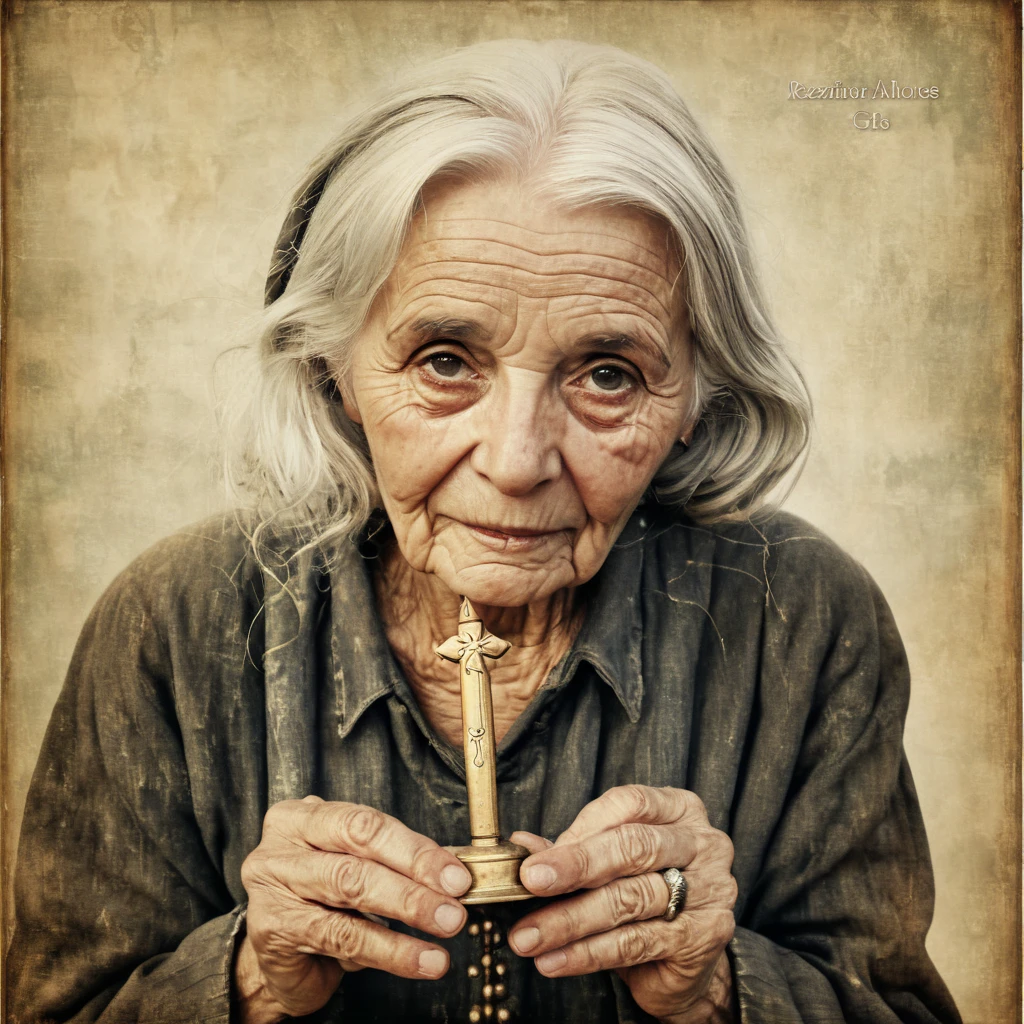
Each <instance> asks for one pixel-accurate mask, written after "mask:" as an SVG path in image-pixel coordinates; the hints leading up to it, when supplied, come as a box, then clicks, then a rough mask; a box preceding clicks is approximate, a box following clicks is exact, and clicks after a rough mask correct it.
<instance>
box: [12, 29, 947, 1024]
mask: <svg viewBox="0 0 1024 1024" xmlns="http://www.w3.org/2000/svg"><path fill="white" fill-rule="evenodd" d="M267 300H268V302H267V307H266V310H265V313H264V316H263V320H262V324H261V327H260V343H259V347H260V357H261V359H260V377H259V381H258V383H256V384H254V385H253V386H252V387H251V388H250V389H249V393H248V394H249V406H248V409H247V411H246V412H245V413H244V414H243V415H241V416H239V417H236V419H235V422H234V427H235V432H236V434H237V435H239V436H241V437H242V438H243V441H244V443H243V446H242V454H241V457H240V459H239V461H238V462H237V463H236V464H235V466H234V469H233V474H234V475H233V480H234V482H235V483H236V484H238V485H244V486H245V488H246V489H247V491H248V492H249V493H250V495H254V496H255V499H256V500H255V502H254V503H253V505H252V506H251V507H250V509H249V511H247V512H246V513H244V514H239V515H236V516H228V517H225V518H223V519H217V520H216V521H212V522H207V523H204V524H201V525H200V526H198V527H194V528H192V529H190V530H187V531H185V532H182V533H180V534H179V535H177V536H175V537H172V538H170V539H169V540H167V541H165V542H163V543H161V544H159V545H157V546H156V547H155V548H153V549H152V550H150V551H149V552H147V553H146V554H144V555H143V556H142V557H141V558H139V559H138V560H137V561H136V562H135V563H134V564H133V565H132V566H131V567H130V568H129V569H128V570H126V571H125V573H123V574H122V575H121V576H120V578H119V579H117V580H116V581H115V583H114V584H113V585H112V586H111V588H110V589H109V591H108V592H107V593H106V595H105V596H104V597H103V598H102V599H101V601H100V602H99V604H98V606H97V607H96V609H95V611H94V612H93V614H92V616H91V617H90V619H89V621H88V623H87V624H86V626H85V630H84V632H83V635H82V638H81V640H80V642H79V645H78V648H77V651H76V653H75V656H74V661H73V663H72V665H71V669H70V673H69V677H68V681H67V685H66V687H65V689H64V692H63V694H62V696H61V698H60V701H59V703H58V705H57V707H56V709H55V711H54V714H53V720H52V723H51V725H50V729H49V733H48V735H47V739H46V743H45V747H44V750H43V752H42V755H41V759H40V763H39V768H38V770H37V772H36V776H35V780H34V783H33V789H32V793H31V796H30V798H29V804H28V811H27V814H26V819H25V827H24V833H23V836H22V842H21V849H20V854H19V868H18V871H19V878H18V891H17V902H18V920H17V934H16V937H15V940H14V943H13V947H12V953H11V959H10V961H9V968H10V973H9V978H10V980H11V982H12V985H13V990H14V996H13V999H14V1016H15V1019H16V1020H18V1021H29V1020H75V1021H87V1020H88V1021H92V1020H100V1021H140V1022H166V1021H207V1020H209V1021H213V1020H217V1021H228V1020H229V1019H230V1020H232V1021H239V1022H272V1021H278V1020H281V1019H283V1018H286V1017H305V1016H307V1015H308V1016H309V1019H311V1020H318V1021H339V1022H348V1021H368V1020H373V1021H419V1020H437V1021H442V1020H443V1021H476V1020H480V1019H482V1018H493V1019H496V1020H499V1021H507V1020H520V1021H559V1022H579V1024H583V1022H596V1021H649V1020H650V1019H652V1018H654V1019H657V1020H660V1021H671V1022H678V1024H698V1022H708V1021H735V1022H738V1021H743V1022H745V1024H761V1022H763V1024H777V1022H784V1021H785V1022H798V1021H805V1022H812V1021H813V1022H826V1021H828V1022H832V1021H865V1022H866V1021H872V1022H875V1021H877V1022H883V1021H896V1020H900V1021H904V1022H915V1024H924V1022H935V1021H943V1022H953V1021H956V1020H958V1017H957V1012H956V1009H955V1008H954V1006H953V1003H952V1001H951V1000H950V997H949V995H948V994H947V992H946V990H945V988H944V986H943V984H942V982H941V980H940V979H939V977H938V976H937V974H936V972H935V970H934V968H933V966H932V964H931V962H930V961H929V959H928V956H927V954H926V952H925V948H924V938H925V933H926V930H927V927H928V924H929V920H930V916H931V911H932V881H931V873H930V867H929V860H928V851H927V844H926V840H925V834H924V829H923V826H922V822H921V817H920V813H919V811H918V806H917V800H916V797H915V793H914V787H913V783H912V781H911V777H910V772H909V769H908V767H907V764H906V761H905V759H904V757H903V751H902V727H903V719H904V713H905V711H906V706H907V697H908V686H909V683H908V672H907V665H906V660H905V657H904V654H903V650H902V647H901V644H900V640H899V637H898V635H897V632H896V628H895V626H894V624H893V621H892V618H891V616H890V613H889V611H888V609H887V607H886V605H885V602H884V600H883V599H882V597H881V595H880V594H879V593H878V591H877V589H876V588H875V586H874V584H873V583H872V581H871V580H870V579H869V578H868V576H867V574H866V573H865V572H864V571H863V570H862V569H861V568H860V567H859V566H858V565H857V564H856V563H854V562H853V561H851V559H850V558H848V557H847V556H846V555H844V554H843V553H842V552H841V551H839V550H838V549H837V548H836V547H835V546H834V545H833V544H831V543H830V542H829V541H828V540H827V539H826V538H824V537H823V536H822V535H821V534H820V533H818V532H816V531H815V530H814V529H812V528H811V527H809V526H808V525H806V524H805V523H802V522H800V521H798V520H796V519H794V518H792V517H789V516H785V515H782V514H780V513H775V514H771V515H769V514H768V513H767V512H766V511H764V509H763V503H764V500H765V495H766V494H767V492H768V491H769V490H770V489H771V488H772V487H773V486H774V485H776V484H777V483H778V482H779V481H780V479H781V478H782V477H783V475H784V474H785V473H786V472H787V471H788V470H789V469H790V468H791V467H792V466H793V464H794V462H795V461H796V460H798V458H799V456H800V454H801V453H802V451H803V449H804V447H805V444H806V439H807V427H808V418H809V412H808V402H807V399H806V395H805V391H804V387H803V385H802V383H801V380H800V377H799V375H798V374H797V373H796V371H795V370H794V369H793V367H792V365H791V364H790V362H789V361H788V359H787V357H786V356H785V354H784V352H783V350H782V348H781V347H780V344H779V342H778V340H777V338H776V335H775V332H774V329H773V327H772V324H771V322H770V320H769V318H768V316H767V314H766V311H765V308H764V303H763V300H762V298H761V295H760V292H759V289H758V285H757V281H756V277H755V274H754V271H753V269H752V266H751V258H750V251H749V244H748V241H747V238H746V236H745V233H744V228H743V222H742V218H741V216H740V212H739V210H738V208H737V203H736V198H735V194H734V189H733V186H732V184H731V182H730V180H729V177H728V176H727V174H726V173H725V171H724V170H723V168H722V166H721V164H720V162H719V160H718V158H717V157H716V155H715V153H714V151H713V149H712V147H711V145H710V144H709V142H708V140H707V138H706V137H705V135H704V133H703V132H702V131H701V129H700V128H699V127H698V125H697V124H696V123H695V122H694V120H693V118H692V116H691V115H690V113H689V111H688V110H687V108H686V106H685V105H684V104H683V102H682V101H681V100H680V99H679V97H678V96H677V95H676V93H675V92H674V91H673V89H672V87H671V85H670V84H669V82H668V81H667V79H666V78H665V77H664V76H663V75H662V74H661V73H660V72H658V71H656V70H655V69H653V68H652V67H650V66H649V65H647V64H645V63H644V62H642V61H639V60H637V59H635V58H633V57H631V56H629V55H627V54H624V53H622V52H620V51H617V50H613V49H608V48H594V47H589V46H583V45H578V44H567V43H552V44H533V43H509V42H505V43H493V44H487V45H481V46H476V47H471V48H469V49H466V50H463V51H460V52H458V53H456V54H454V55H452V56H450V57H448V58H445V59H443V60H441V61H439V62H437V63H434V64H432V65H430V66H429V67H427V68H425V69H423V70H421V71H419V72H416V73H414V74H413V75H411V76H410V77H407V78H406V79H405V81H404V82H403V84H401V86H400V87H398V88H396V89H394V90H393V91H391V92H390V93H388V94H387V95H385V96H384V97H383V98H381V99H379V100H378V101H377V102H376V103H375V104H374V105H372V106H370V107H369V108H368V109H367V110H366V111H365V112H364V113H362V114H361V115H360V116H358V117H356V118H355V119H354V120H353V121H352V122H351V123H350V124H349V125H348V126H347V127H346V128H345V130H344V131H343V132H342V134H341V136H340V138H339V139H338V140H337V141H336V142H335V143H334V145H333V146H331V147H330V149H329V150H328V151H327V152H326V154H325V155H324V156H323V157H322V159H321V160H320V161H319V163H318V164H317V165H316V166H315V167H314V168H313V169H312V171H311V172H310V175H309V178H308V179H307V182H306V184H305V186H304V188H303V189H302V190H301V192H300V195H299V197H298V199H297V201H296V204H295V206H294V208H293V212H292V214H291V216H290V217H289V220H288V222H287V223H286V225H285V228H284V232H283V234H282V238H281V242H280V244H279V248H278V252H277V256H276V259H275V263H274V266H273V269H272V273H271V278H270V281H269V283H268V290H267ZM759 509H761V511H759ZM463 596H465V597H467V598H468V599H469V600H470V601H472V602H473V604H474V605H475V607H476V609H477V610H478V612H479V613H480V614H481V616H482V618H483V620H484V622H485V623H486V625H487V627H488V628H489V629H490V630H491V631H492V632H493V633H495V634H497V635H498V636H501V637H504V638H506V639H507V640H509V641H511V642H512V644H513V647H512V650H511V652H510V653H509V654H508V655H507V656H506V657H504V658H503V659H502V660H500V661H498V662H496V663H495V665H494V668H493V670H492V684H493V707H494V720H495V729H496V734H497V739H498V741H499V747H498V767H497V773H498V774H497V778H498V792H499V799H500V806H501V812H502V818H503V820H504V821H505V822H506V823H508V825H509V826H510V827H512V828H513V829H514V830H515V831H514V833H513V836H512V838H513V840H514V841H516V842H518V843H520V844H521V845H523V846H525V847H526V848H527V849H528V850H529V851H530V856H529V857H528V858H527V859H526V860H525V861H524V863H523V865H522V871H521V878H522V882H523V884H524V885H525V886H526V887H527V888H528V889H529V890H530V892H532V893H533V894H535V896H536V897H537V898H536V899H535V900H533V901H531V902H525V903H508V904H502V905H499V906H494V907H485V908H483V911H482V912H481V911H478V910H475V909H474V910H472V911H471V912H467V908H466V907H465V906H464V905H463V904H462V903H460V901H459V897H460V896H461V895H463V894H464V893H465V892H466V889H467V887H468V886H469V884H470V876H469V874H468V872H467V870H466V868H465V867H464V866H463V864H462V862H461V861H460V860H459V859H457V858H456V857H455V856H454V855H453V854H452V853H451V852H450V851H448V850H446V849H444V846H445V845H446V844H453V843H462V842H464V841H465V838H466V836H467V834H468V820H467V797H466V789H465V783H464V779H465V762H464V760H463V756H462V738H461V737H462V713H461V706H460V692H459V684H458V673H457V671H455V670H453V666H452V665H451V664H449V663H448V662H445V661H442V660H440V659H438V658H437V657H436V655H435V654H434V649H435V647H436V646H437V645H438V643H440V642H441V641H443V640H444V638H445V637H447V636H449V635H451V634H452V633H453V632H455V627H456V623H457V620H458V615H459V606H460V599H461V598H462V597H463ZM668 869H678V870H679V871H681V872H682V876H683V880H684V881H685V886H683V885H682V884H681V883H679V882H678V876H677V875H676V874H675V873H674V872H671V871H669V870H668ZM666 871H668V875H667V881H668V883H669V884H666V874H665V872H666ZM684 891H685V903H683V904H682V906H681V908H680V907H679V906H678V904H679V901H680V899H681V896H682V894H683V892H684ZM670 898H671V906H670ZM677 910H678V912H676V913H674V912H675V911H677ZM442 979H443V980H442Z"/></svg>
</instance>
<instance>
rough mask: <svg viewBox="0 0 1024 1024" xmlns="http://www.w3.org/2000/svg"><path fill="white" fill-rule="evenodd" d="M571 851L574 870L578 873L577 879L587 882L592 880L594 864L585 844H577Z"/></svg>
mask: <svg viewBox="0 0 1024 1024" xmlns="http://www.w3.org/2000/svg"><path fill="white" fill-rule="evenodd" d="M570 849H571V850H572V860H573V870H574V871H575V872H576V878H577V879H580V880H582V881H585V880H586V879H588V878H590V868H591V864H592V858H591V856H590V852H589V850H588V849H587V847H586V845H585V844H584V843H577V844H576V845H575V846H572V847H570Z"/></svg>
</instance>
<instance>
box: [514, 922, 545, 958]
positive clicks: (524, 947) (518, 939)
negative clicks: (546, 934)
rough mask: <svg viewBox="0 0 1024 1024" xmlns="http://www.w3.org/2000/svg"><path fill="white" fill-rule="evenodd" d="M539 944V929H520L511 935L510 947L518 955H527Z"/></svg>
mask: <svg viewBox="0 0 1024 1024" xmlns="http://www.w3.org/2000/svg"><path fill="white" fill-rule="evenodd" d="M538 942H540V929H539V928H520V929H519V930H518V931H516V932H513V933H512V945H513V946H515V947H516V949H517V950H518V951H519V952H520V953H527V952H529V951H530V950H531V949H533V947H534V946H536V945H537V943H538Z"/></svg>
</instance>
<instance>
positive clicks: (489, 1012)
mask: <svg viewBox="0 0 1024 1024" xmlns="http://www.w3.org/2000/svg"><path fill="white" fill-rule="evenodd" d="M493 1016H494V1007H493V1006H491V1004H490V1003H484V1017H485V1019H487V1020H490V1019H491V1018H492V1017H493Z"/></svg>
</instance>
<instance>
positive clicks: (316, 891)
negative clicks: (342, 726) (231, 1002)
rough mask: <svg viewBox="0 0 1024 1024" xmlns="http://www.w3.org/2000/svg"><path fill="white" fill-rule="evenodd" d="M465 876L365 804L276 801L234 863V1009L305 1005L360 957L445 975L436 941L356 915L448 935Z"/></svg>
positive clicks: (274, 1014)
mask: <svg viewBox="0 0 1024 1024" xmlns="http://www.w3.org/2000/svg"><path fill="white" fill-rule="evenodd" d="M470 881H471V879H470V875H469V872H468V871H467V870H466V868H465V867H464V866H463V865H462V863H461V862H460V861H459V860H458V858H456V857H455V856H454V855H453V854H451V853H448V852H447V851H446V850H444V849H442V847H440V846H438V845H437V843H435V842H434V841H433V840H432V839H428V838H427V837H426V836H422V835H419V834H418V833H416V832H413V831H411V830H410V829H408V828H406V827H405V825H403V824H402V823H401V822H400V821H398V820H397V819H396V818H392V817H390V816H389V815H387V814H383V813H382V812H381V811H378V810H376V809H374V808H373V807H364V806H362V805H360V804H348V803H328V802H325V801H323V800H321V799H320V798H319V797H315V796H307V797H306V798H305V799H304V800H286V801H283V802H282V803H279V804H275V805H274V806H273V807H271V808H270V810H269V811H267V815H266V817H265V818H264V820H263V838H262V839H261V840H260V844H259V846H257V847H256V849H255V850H253V851H252V853H250V854H249V856H248V857H246V859H245V862H244V863H243V864H242V884H243V885H244V886H245V890H246V892H247V893H248V895H249V908H248V911H247V912H246V935H245V938H244V939H243V941H242V943H241V945H240V946H239V949H238V955H237V957H236V959H235V970H234V982H235V986H234V999H235V1007H236V1009H237V1011H238V1018H237V1019H238V1020H239V1021H242V1022H244V1024H264V1022H272V1021H278V1020H281V1019H282V1018H283V1017H286V1016H288V1017H302V1016H304V1015H306V1014H308V1013H312V1012H313V1011H314V1010H318V1009H320V1007H321V1006H323V1005H324V1003H326V1002H327V1000H328V999H329V998H330V997H331V995H332V994H333V992H334V990H335V989H336V988H337V987H338V983H339V982H340V981H341V976H342V974H343V973H344V972H345V971H357V970H361V969H362V968H363V967H374V968H376V969H377V970H380V971H387V972H389V973H390V974H397V975H399V976H400V977H403V978H440V977H442V976H443V975H444V974H445V973H446V972H447V970H448V953H447V952H446V951H445V950H444V949H442V948H441V947H440V946H436V945H433V944H431V943H429V942H424V941H422V940H421V939H416V938H413V937H412V936H410V935H404V934H402V933H400V932H395V931H391V930H389V929H388V928H386V927H384V926H383V925H380V924H377V923H375V922H374V921H371V920H368V919H367V918H366V917H363V916H362V915H363V914H374V915H377V916H379V917H384V918H390V919H392V920H395V921H402V922H403V923H405V924H407V925H410V926H411V927H413V928H416V929H418V930H420V931H424V932H429V933H430V934H432V935H438V936H444V937H447V936H451V935H454V934H455V933H456V932H458V931H459V930H460V929H461V928H462V926H463V925H464V924H465V923H466V910H465V908H464V907H463V906H462V904H461V903H459V902H458V900H457V899H454V898H453V897H455V896H458V895H459V894H460V893H464V892H465V891H466V889H468V888H469V884H470Z"/></svg>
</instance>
